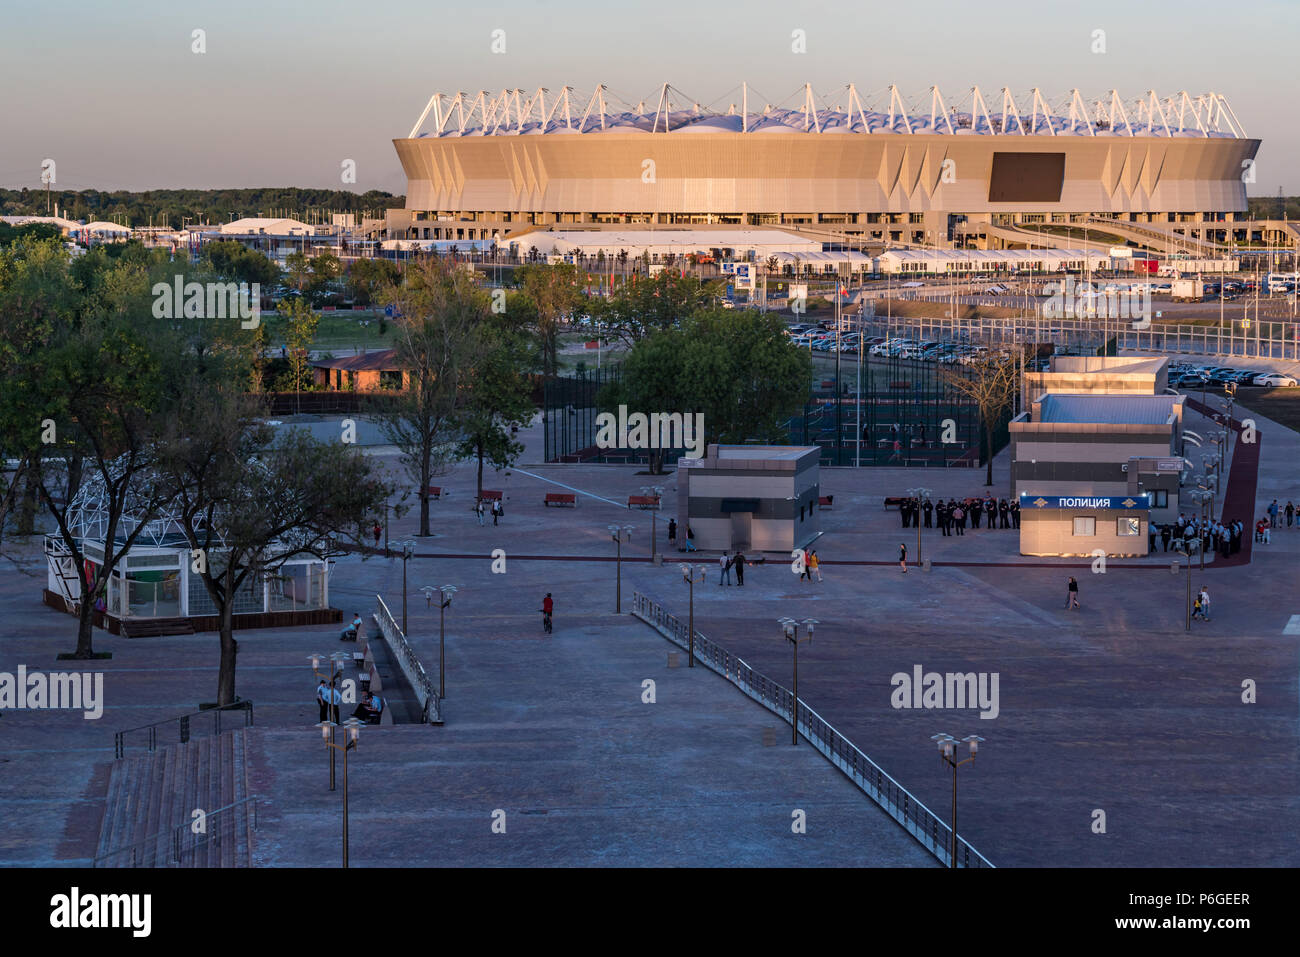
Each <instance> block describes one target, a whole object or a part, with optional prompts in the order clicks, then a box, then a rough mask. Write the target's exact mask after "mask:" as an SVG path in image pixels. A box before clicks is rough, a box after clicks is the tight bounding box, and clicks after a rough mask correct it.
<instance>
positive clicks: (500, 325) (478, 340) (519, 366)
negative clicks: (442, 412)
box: [456, 306, 536, 498]
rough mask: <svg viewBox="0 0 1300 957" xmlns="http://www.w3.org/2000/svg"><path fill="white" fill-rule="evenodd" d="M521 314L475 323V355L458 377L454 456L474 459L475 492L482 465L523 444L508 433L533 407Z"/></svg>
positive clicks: (506, 459)
mask: <svg viewBox="0 0 1300 957" xmlns="http://www.w3.org/2000/svg"><path fill="white" fill-rule="evenodd" d="M527 321H528V317H527V315H526V314H522V313H515V314H512V313H511V312H510V309H509V307H508V306H507V309H506V311H505V312H504V313H500V314H497V313H493V314H491V315H490V316H489V318H488V319H487V320H486V321H484V322H482V323H479V325H478V326H477V327H476V330H475V331H476V335H475V338H474V343H473V355H474V356H475V358H474V360H473V363H472V365H471V367H470V368H469V369H468V370H467V373H466V375H465V376H464V377H463V378H462V385H461V389H460V393H459V403H458V407H457V413H456V424H457V427H458V428H459V429H460V432H461V436H462V438H461V441H460V443H459V444H458V445H457V447H456V455H457V457H458V458H462V459H474V460H476V461H477V463H478V473H477V475H478V477H477V486H478V497H480V498H481V497H482V495H483V465H484V463H486V464H488V465H491V466H492V467H493V468H496V469H503V468H508V467H509V466H510V465H511V464H513V463H514V461H515V459H516V458H517V457H518V456H519V453H520V452H522V451H523V444H522V443H520V442H517V441H515V440H514V439H513V438H512V437H511V436H512V434H513V431H514V429H516V428H518V427H519V426H524V425H527V424H528V423H529V422H530V421H531V420H532V417H533V414H534V413H535V412H536V408H535V406H534V405H533V402H532V398H531V389H530V385H529V378H528V373H527V370H528V369H529V367H530V355H529V354H530V348H529V340H528V328H527V326H526V325H525V323H526V322H527Z"/></svg>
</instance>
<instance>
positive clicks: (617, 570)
mask: <svg viewBox="0 0 1300 957" xmlns="http://www.w3.org/2000/svg"><path fill="white" fill-rule="evenodd" d="M605 527H606V528H608V529H609V537H610V538H611V539H613V541H614V544H615V545H617V546H618V552H617V553H616V555H615V557H614V576H615V577H614V582H615V584H614V614H616V615H621V614H622V613H623V543H624V542H630V541H631V540H632V526H631V525H606V526H605Z"/></svg>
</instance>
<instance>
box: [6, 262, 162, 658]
mask: <svg viewBox="0 0 1300 957" xmlns="http://www.w3.org/2000/svg"><path fill="white" fill-rule="evenodd" d="M27 252H31V254H32V257H34V260H32V261H25V263H23V264H22V267H21V269H19V270H18V272H19V273H30V270H31V269H32V268H34V267H35V268H38V269H40V270H44V269H47V268H48V269H49V272H48V273H44V277H45V278H47V280H53V281H55V282H57V283H59V286H61V287H62V291H60V290H59V289H55V287H48V286H47V287H45V289H44V290H43V291H39V290H38V289H36V287H35V286H32V285H31V283H30V282H29V281H27V280H31V278H32V277H31V276H27V278H26V280H25V278H22V277H19V280H18V282H16V283H13V282H12V283H9V285H8V289H6V295H5V298H6V299H9V302H10V303H14V304H16V306H17V308H16V311H14V312H10V313H9V315H8V317H6V321H5V325H6V332H8V333H13V334H17V339H16V341H17V342H21V343H23V346H25V350H26V351H25V354H23V355H22V356H21V358H17V359H13V358H12V356H10V359H12V360H10V361H8V363H6V365H8V368H6V369H5V373H6V374H5V376H4V380H3V382H0V423H3V426H4V429H3V430H4V434H5V436H6V443H8V445H9V446H10V450H12V451H14V452H17V454H18V456H19V460H23V462H26V469H27V471H26V475H25V481H26V482H30V486H31V488H32V489H34V490H35V493H36V494H38V495H39V498H40V502H42V505H43V506H44V507H45V508H47V510H48V512H49V515H51V518H52V519H53V521H55V525H56V529H57V537H59V538H61V540H62V544H64V546H65V547H66V553H68V559H69V562H70V564H72V567H73V568H75V570H77V581H78V590H79V596H78V597H79V609H78V629H77V651H75V657H77V658H91V657H92V655H94V611H95V598H96V596H99V594H100V593H101V590H103V589H104V588H105V586H107V584H108V581H109V579H110V576H112V575H113V571H114V570H116V568H117V566H118V563H120V562H121V559H122V557H123V555H125V554H126V553H127V551H129V550H130V549H131V546H133V545H134V544H135V541H136V540H138V537H139V536H140V534H142V533H143V531H144V529H146V528H147V527H148V523H149V521H151V520H152V518H153V516H155V515H156V514H157V511H159V508H161V506H162V505H164V503H165V493H164V492H162V490H160V489H157V488H155V486H151V485H149V484H147V482H143V481H142V475H143V473H144V472H147V469H148V468H149V467H151V464H152V460H153V454H155V452H153V436H155V433H156V428H157V425H159V423H160V421H161V420H162V419H165V417H166V415H168V410H169V402H168V395H166V389H165V380H164V374H162V371H164V364H165V361H166V356H168V351H169V350H168V347H166V343H165V342H164V341H162V339H161V337H159V335H156V334H151V330H149V329H148V328H147V325H146V322H144V321H143V320H140V319H139V316H140V315H142V313H143V315H144V316H148V295H149V282H148V276H147V274H146V273H143V272H140V270H139V269H138V264H133V263H114V264H112V265H110V267H104V268H105V269H107V272H108V273H109V274H107V276H103V277H100V278H101V282H96V283H92V285H94V286H95V287H96V289H101V290H109V291H110V295H108V296H104V298H99V296H94V298H92V296H85V298H82V300H81V302H77V299H78V289H77V286H75V285H74V283H73V282H72V281H70V280H69V274H68V272H66V270H65V272H62V273H60V270H59V265H57V260H56V259H52V257H49V256H47V254H48V252H49V251H34V250H29V251H27ZM57 252H59V254H62V250H61V248H60V250H57ZM62 255H64V256H65V255H66V254H62ZM103 263H107V260H101V265H103ZM64 267H66V260H65V261H64ZM14 293H17V295H16V296H14V295H13V294H14ZM25 293H31V294H32V295H31V296H30V298H29V296H27V295H26V294H25ZM66 296H72V302H69V300H68V298H66ZM69 306H70V308H68V307H69ZM0 312H3V309H0ZM87 475H88V476H90V477H92V479H94V480H95V482H96V486H98V488H99V490H100V494H99V506H98V510H96V519H98V529H96V531H98V533H101V534H103V538H104V542H105V545H104V555H103V560H99V562H94V563H87V555H86V553H85V549H83V541H82V537H81V534H79V529H78V527H77V523H75V514H74V506H77V505H78V503H77V493H78V492H79V490H81V488H82V484H83V477H85V476H87ZM127 518H130V519H133V520H135V521H134V524H131V523H129V521H126V519H127ZM96 537H100V536H99V534H96ZM87 570H90V571H88V573H87Z"/></svg>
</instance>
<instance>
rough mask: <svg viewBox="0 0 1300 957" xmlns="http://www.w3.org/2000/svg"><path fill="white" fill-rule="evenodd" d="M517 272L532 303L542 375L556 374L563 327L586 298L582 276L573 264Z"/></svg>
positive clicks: (531, 267)
mask: <svg viewBox="0 0 1300 957" xmlns="http://www.w3.org/2000/svg"><path fill="white" fill-rule="evenodd" d="M517 273H518V274H519V281H520V285H521V286H522V288H523V291H524V293H525V294H526V295H527V296H528V298H529V299H531V300H532V301H533V315H534V321H535V323H536V325H535V332H536V335H537V340H538V344H539V345H540V347H541V354H542V374H543V375H555V373H556V371H557V370H558V368H559V350H560V346H559V342H560V325H561V324H562V323H563V322H564V321H565V320H566V319H568V318H570V317H571V316H572V315H573V313H574V310H575V309H577V307H578V305H579V304H580V303H581V302H582V301H583V299H584V296H583V288H582V276H581V275H580V274H579V273H578V268H577V267H576V266H574V265H572V264H570V263H561V264H559V265H556V266H548V265H535V266H522V267H520V269H518V270H517Z"/></svg>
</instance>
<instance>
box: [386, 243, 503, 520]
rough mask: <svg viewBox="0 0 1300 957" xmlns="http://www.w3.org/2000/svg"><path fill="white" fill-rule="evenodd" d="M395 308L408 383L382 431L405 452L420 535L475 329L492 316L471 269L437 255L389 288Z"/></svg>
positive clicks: (455, 434)
mask: <svg viewBox="0 0 1300 957" xmlns="http://www.w3.org/2000/svg"><path fill="white" fill-rule="evenodd" d="M383 296H384V298H385V300H386V301H387V302H389V303H391V304H392V305H393V307H394V312H395V313H397V318H396V319H395V320H394V326H395V330H396V331H395V334H394V338H395V343H396V358H397V361H398V363H399V364H400V365H401V367H402V369H403V372H404V373H405V378H406V382H405V387H404V388H403V389H402V391H401V392H400V393H399V394H398V396H397V397H396V402H395V404H394V405H393V407H392V408H390V409H388V410H387V411H385V412H383V413H381V415H380V417H379V425H380V429H381V430H382V431H383V432H384V434H385V436H386V437H387V439H388V441H390V442H391V443H392V444H393V445H395V446H397V448H398V449H399V450H400V451H401V455H402V462H403V465H405V467H406V470H407V473H408V475H410V477H411V478H412V479H413V480H414V481H415V483H416V488H417V489H418V490H419V492H418V494H419V500H420V531H419V534H420V535H426V536H427V535H429V534H430V531H429V486H430V485H431V484H432V479H433V477H434V476H435V475H438V474H441V473H442V472H443V470H444V468H445V463H446V460H447V458H448V457H449V456H450V454H451V450H452V449H451V446H452V443H453V442H454V441H455V440H456V439H458V438H459V431H458V425H457V419H456V400H457V394H458V389H459V385H460V381H461V377H462V375H463V374H464V370H465V368H466V367H467V366H468V365H470V364H471V363H472V361H473V351H474V349H475V348H476V345H477V341H476V340H477V327H478V326H479V325H480V324H481V323H483V322H486V321H487V319H488V317H489V316H490V314H491V313H490V306H489V303H488V297H487V293H486V292H485V291H484V290H482V289H481V288H479V286H478V285H477V284H476V283H475V281H474V278H473V274H472V273H471V272H469V271H468V270H466V269H461V268H458V267H456V266H455V265H453V264H449V263H448V262H447V261H445V260H442V259H440V258H438V257H436V256H429V257H425V258H423V259H419V260H416V261H415V262H413V263H412V264H411V265H410V266H408V267H407V270H406V278H405V283H404V284H403V285H402V286H393V287H391V288H390V289H388V290H387V291H386V292H385V293H384V294H383Z"/></svg>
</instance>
